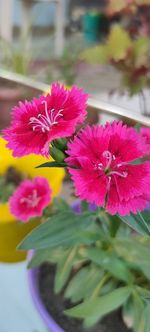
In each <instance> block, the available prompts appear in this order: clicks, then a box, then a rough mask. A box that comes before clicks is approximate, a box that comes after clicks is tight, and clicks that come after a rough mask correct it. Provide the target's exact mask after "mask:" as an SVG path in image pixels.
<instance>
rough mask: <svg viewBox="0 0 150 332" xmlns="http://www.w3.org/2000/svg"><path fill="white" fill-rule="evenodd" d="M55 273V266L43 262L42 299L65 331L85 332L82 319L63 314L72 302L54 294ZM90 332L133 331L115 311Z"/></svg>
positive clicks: (40, 278) (41, 271)
mask: <svg viewBox="0 0 150 332" xmlns="http://www.w3.org/2000/svg"><path fill="white" fill-rule="evenodd" d="M54 274H55V267H54V266H52V265H50V264H47V263H46V264H43V265H42V266H41V268H40V271H39V290H40V294H41V298H42V301H43V303H44V305H45V307H46V309H47V311H48V312H49V313H50V315H51V316H52V317H53V318H54V320H55V321H56V322H57V323H58V325H60V326H61V328H63V329H64V330H65V332H84V331H85V329H84V328H83V324H82V321H81V320H76V319H73V318H69V317H67V316H66V315H64V314H63V311H64V310H65V309H66V308H70V307H71V304H70V302H69V301H67V300H65V299H64V297H63V295H62V294H58V295H56V294H54V292H53V289H54ZM86 331H88V332H131V330H129V329H127V327H126V326H125V325H124V324H123V321H122V319H121V313H120V311H115V312H113V313H112V314H110V315H108V316H107V317H105V318H104V319H103V320H102V321H101V322H99V323H98V324H97V325H96V326H95V327H93V328H92V329H90V330H86Z"/></svg>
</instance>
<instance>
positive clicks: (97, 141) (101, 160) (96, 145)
mask: <svg viewBox="0 0 150 332" xmlns="http://www.w3.org/2000/svg"><path fill="white" fill-rule="evenodd" d="M145 149H146V147H145V144H144V143H143V141H142V139H141V136H140V134H138V133H137V132H136V130H134V129H133V128H127V126H126V125H123V124H122V122H119V123H117V122H116V121H114V122H113V123H112V124H106V125H105V126H104V127H103V126H92V127H89V126H88V127H86V128H85V129H84V130H83V131H81V132H80V133H79V135H78V136H77V137H75V139H74V140H73V141H72V142H70V143H69V144H68V151H67V154H68V155H69V157H68V158H66V162H67V163H68V167H69V165H70V166H76V167H77V169H74V168H69V172H70V174H71V176H72V179H73V181H74V184H75V187H76V194H77V195H78V196H79V197H80V198H81V199H85V200H87V201H88V202H93V203H95V204H96V205H98V206H101V207H105V208H106V210H107V211H108V212H109V213H110V214H112V215H114V214H116V213H119V214H120V215H122V216H123V215H127V214H129V213H130V212H132V213H137V212H138V211H141V210H143V209H144V208H145V207H146V206H147V205H148V202H149V201H150V162H144V163H141V164H133V163H131V162H132V161H133V160H136V159H137V158H140V157H142V156H143V155H144V153H145Z"/></svg>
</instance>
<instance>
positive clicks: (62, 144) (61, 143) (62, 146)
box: [53, 138, 67, 151]
mask: <svg viewBox="0 0 150 332" xmlns="http://www.w3.org/2000/svg"><path fill="white" fill-rule="evenodd" d="M53 145H54V146H55V147H56V148H57V149H59V150H61V151H65V150H66V148H67V139H66V138H59V139H56V140H54V141H53Z"/></svg>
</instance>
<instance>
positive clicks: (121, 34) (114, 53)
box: [107, 25, 132, 61]
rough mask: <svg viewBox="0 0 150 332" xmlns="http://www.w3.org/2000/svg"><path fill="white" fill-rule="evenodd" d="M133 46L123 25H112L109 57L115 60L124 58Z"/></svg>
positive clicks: (108, 42)
mask: <svg viewBox="0 0 150 332" xmlns="http://www.w3.org/2000/svg"><path fill="white" fill-rule="evenodd" d="M131 46H132V41H131V39H130V36H129V34H128V33H127V31H126V30H124V29H123V28H122V27H121V26H119V25H115V26H113V27H112V29H111V31H110V34H109V36H108V40H107V49H108V54H109V58H110V59H113V60H115V61H119V60H122V59H124V58H125V57H126V56H127V52H128V50H129V49H130V47H131Z"/></svg>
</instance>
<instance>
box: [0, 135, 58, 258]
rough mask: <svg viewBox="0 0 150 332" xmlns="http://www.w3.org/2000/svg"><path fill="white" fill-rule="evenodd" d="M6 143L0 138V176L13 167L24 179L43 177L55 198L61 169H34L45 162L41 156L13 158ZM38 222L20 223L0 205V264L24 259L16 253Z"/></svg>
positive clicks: (24, 254) (22, 253)
mask: <svg viewBox="0 0 150 332" xmlns="http://www.w3.org/2000/svg"><path fill="white" fill-rule="evenodd" d="M5 145H6V142H5V140H4V139H2V138H0V175H3V174H5V172H6V170H7V169H8V167H10V166H13V167H15V169H16V170H18V171H20V172H21V173H23V174H24V175H25V176H26V177H30V178H33V177H36V176H43V177H45V178H46V179H47V180H48V182H49V184H50V186H51V188H52V195H53V197H54V196H56V195H57V194H58V193H59V191H60V189H61V184H62V181H63V178H64V174H65V173H64V170H63V169H56V168H53V169H50V168H35V166H37V165H40V164H42V163H44V162H45V161H46V158H44V157H42V156H36V155H29V156H26V157H23V158H13V157H12V154H11V152H10V151H9V150H8V149H7V148H6V147H5ZM38 224H39V220H38V221H37V220H32V221H30V222H28V223H20V222H18V221H16V220H15V218H14V217H13V216H12V215H11V213H10V210H9V205H8V203H7V204H6V203H5V204H0V262H17V261H21V260H24V259H25V258H26V252H23V251H17V250H16V247H17V245H18V244H19V243H20V242H21V240H22V239H23V238H24V237H25V236H26V235H27V234H28V233H29V232H30V231H31V230H32V229H33V228H34V227H36V226H37V225H38Z"/></svg>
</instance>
